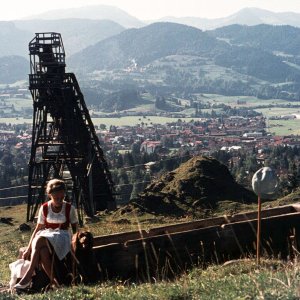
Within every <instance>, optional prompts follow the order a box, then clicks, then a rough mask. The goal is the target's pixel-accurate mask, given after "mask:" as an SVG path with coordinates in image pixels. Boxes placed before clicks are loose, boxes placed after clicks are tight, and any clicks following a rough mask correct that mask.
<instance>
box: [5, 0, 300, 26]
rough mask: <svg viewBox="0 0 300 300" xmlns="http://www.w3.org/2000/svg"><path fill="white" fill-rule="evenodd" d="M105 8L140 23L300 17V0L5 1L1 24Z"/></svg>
mask: <svg viewBox="0 0 300 300" xmlns="http://www.w3.org/2000/svg"><path fill="white" fill-rule="evenodd" d="M96 4H104V5H111V6H116V7H119V8H121V9H123V10H125V11H126V12H127V13H129V14H130V15H132V16H134V17H137V18H138V19H140V20H154V19H159V18H161V17H164V16H174V17H186V16H189V17H201V18H209V19H212V18H220V17H226V16H228V15H230V14H233V13H235V12H237V11H238V10H240V9H242V8H245V7H257V8H262V9H267V10H270V11H273V12H286V11H290V12H297V13H300V0H51V1H47V0H5V1H3V2H2V3H1V4H0V20H1V21H7V20H15V19H20V18H23V17H28V16H32V15H35V14H38V13H42V12H45V11H48V10H53V9H61V8H70V7H81V6H86V5H96Z"/></svg>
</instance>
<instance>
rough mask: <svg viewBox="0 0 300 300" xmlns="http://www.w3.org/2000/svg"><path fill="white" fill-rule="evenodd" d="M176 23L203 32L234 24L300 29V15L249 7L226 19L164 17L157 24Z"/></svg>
mask: <svg viewBox="0 0 300 300" xmlns="http://www.w3.org/2000/svg"><path fill="white" fill-rule="evenodd" d="M158 21H160V22H176V23H180V24H184V25H189V26H194V27H197V28H200V29H203V30H211V29H215V28H219V27H224V26H229V25H233V24H240V25H248V26H254V25H259V24H269V25H291V26H295V27H300V14H299V13H293V12H283V13H275V12H271V11H268V10H265V9H259V8H254V7H248V8H244V9H241V10H240V11H238V12H236V13H234V14H232V15H229V16H227V17H224V18H217V19H205V18H197V17H182V18H175V17H164V18H162V19H160V20H156V22H158Z"/></svg>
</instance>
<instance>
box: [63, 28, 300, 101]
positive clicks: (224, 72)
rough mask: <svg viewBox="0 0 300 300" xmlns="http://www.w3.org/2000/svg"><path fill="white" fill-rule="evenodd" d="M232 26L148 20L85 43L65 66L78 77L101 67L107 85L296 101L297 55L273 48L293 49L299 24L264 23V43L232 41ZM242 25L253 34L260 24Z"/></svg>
mask: <svg viewBox="0 0 300 300" xmlns="http://www.w3.org/2000/svg"><path fill="white" fill-rule="evenodd" d="M235 28H236V27H234V26H233V29H232V30H231V31H230V30H229V29H230V28H229V29H228V31H229V33H230V34H231V35H229V33H227V31H226V28H225V29H224V32H225V33H223V31H221V30H216V31H212V32H203V31H201V30H199V29H196V28H194V27H189V26H185V25H180V24H175V23H154V24H151V25H149V26H146V27H143V28H139V29H129V30H125V31H123V32H122V33H120V34H119V35H116V36H113V37H111V38H108V39H106V40H103V41H101V42H99V43H97V44H95V45H93V46H90V47H88V48H86V49H84V50H82V51H81V52H79V53H77V54H75V55H73V56H71V57H70V59H69V60H68V65H69V66H70V68H71V69H72V70H74V71H75V72H78V73H81V74H82V76H84V77H86V76H87V73H90V74H93V73H94V72H102V74H103V76H104V79H106V78H109V84H110V86H112V85H113V83H114V78H116V82H118V84H119V83H120V80H123V81H124V82H126V81H128V82H134V83H135V84H136V85H137V87H141V86H142V87H144V88H145V89H147V90H150V91H152V92H153V93H161V92H166V93H173V92H178V93H216V94H223V95H248V96H253V95H255V96H256V95H258V96H259V97H261V98H272V97H273V98H276V97H278V95H280V96H281V97H283V98H286V99H288V100H298V99H299V93H298V91H299V84H298V81H299V80H298V79H299V78H300V62H298V60H299V58H298V56H297V55H293V54H289V57H286V56H283V55H277V53H276V52H278V51H280V50H284V49H283V47H280V46H275V45H285V43H286V44H289V45H290V46H289V48H290V49H291V50H290V53H297V51H300V48H299V47H298V45H296V44H292V43H291V41H292V40H293V37H295V38H296V39H297V38H298V35H299V33H300V29H297V28H293V27H289V26H287V27H281V26H270V25H268V26H266V25H265V27H263V29H264V30H262V36H264V35H266V36H267V35H271V32H272V33H273V34H272V37H273V38H272V39H271V38H270V39H269V41H272V44H271V42H270V43H267V42H265V43H264V44H263V43H261V46H259V44H258V42H256V43H255V41H256V40H257V39H258V38H256V40H255V39H253V41H254V42H252V39H251V35H249V37H245V39H244V42H243V43H242V42H241V43H238V42H239V40H238V37H239V36H240V35H241V33H240V32H239V30H238V29H239V28H240V27H237V29H236V30H234V29H235ZM241 28H242V29H243V28H244V27H241ZM245 28H246V29H245V31H248V28H249V31H250V32H251V31H253V32H256V33H257V35H258V36H259V31H260V25H258V26H254V27H245ZM253 35H254V34H253ZM235 40H237V42H235ZM262 40H263V38H262ZM265 40H267V39H265ZM231 41H232V42H231ZM277 41H278V43H277ZM272 45H273V46H272ZM293 45H294V46H293ZM286 49H287V46H286ZM111 71H113V72H111ZM112 74H113V76H112ZM90 78H91V79H94V78H93V75H91V77H90ZM102 78H103V77H102ZM102 80H103V79H102ZM100 82H101V80H99V84H101V83H100Z"/></svg>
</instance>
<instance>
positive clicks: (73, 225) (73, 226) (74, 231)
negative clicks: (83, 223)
mask: <svg viewBox="0 0 300 300" xmlns="http://www.w3.org/2000/svg"><path fill="white" fill-rule="evenodd" d="M71 227H72V232H73V234H75V233H76V232H77V231H78V223H73V224H71Z"/></svg>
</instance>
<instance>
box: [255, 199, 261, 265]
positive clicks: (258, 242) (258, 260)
mask: <svg viewBox="0 0 300 300" xmlns="http://www.w3.org/2000/svg"><path fill="white" fill-rule="evenodd" d="M260 233H261V200H260V194H258V208H257V236H256V263H257V265H259V264H260V235H261V234H260Z"/></svg>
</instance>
